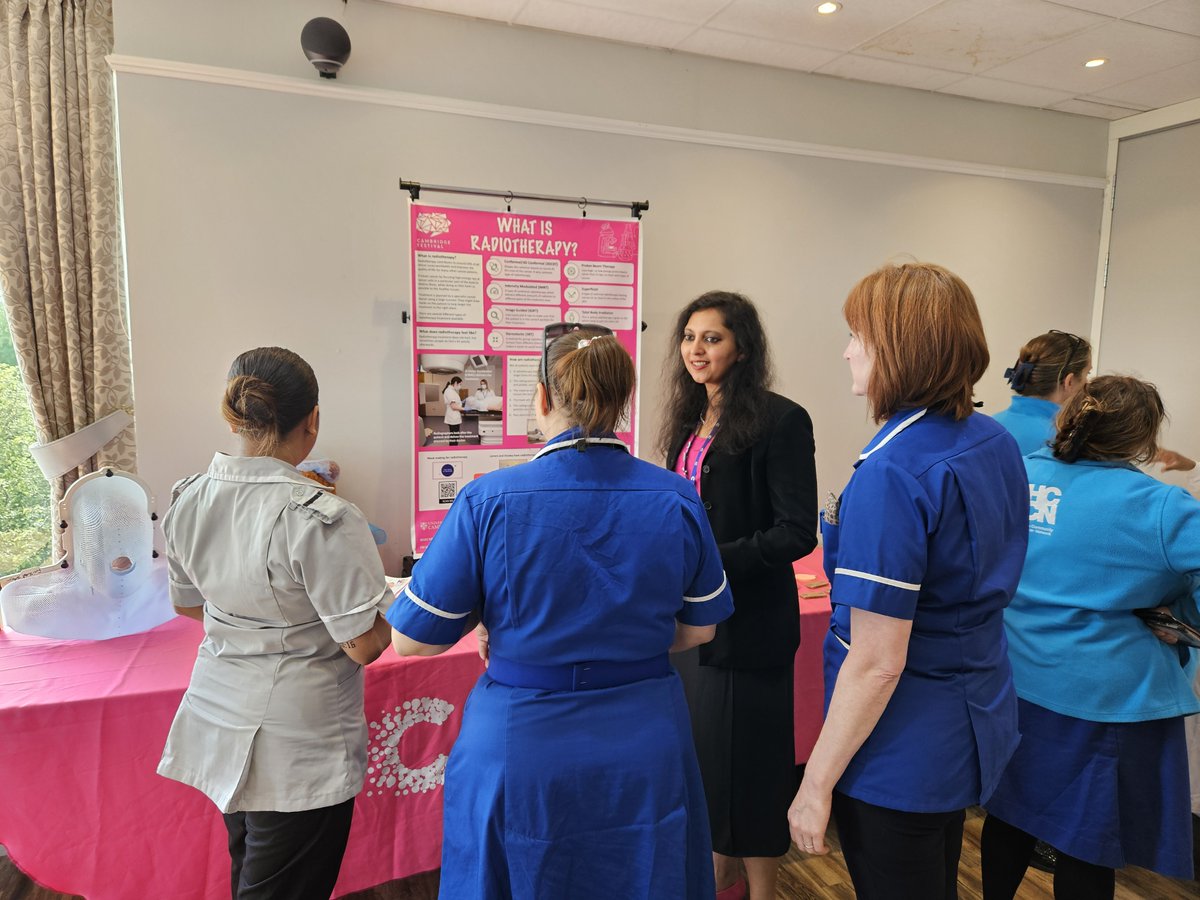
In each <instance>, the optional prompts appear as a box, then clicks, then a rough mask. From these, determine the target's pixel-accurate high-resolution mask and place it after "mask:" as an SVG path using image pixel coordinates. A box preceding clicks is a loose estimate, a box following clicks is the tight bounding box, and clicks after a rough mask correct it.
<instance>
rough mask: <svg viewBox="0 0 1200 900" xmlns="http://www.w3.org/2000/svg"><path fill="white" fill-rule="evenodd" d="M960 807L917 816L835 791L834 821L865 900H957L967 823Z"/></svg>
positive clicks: (855, 884) (851, 872) (859, 892)
mask: <svg viewBox="0 0 1200 900" xmlns="http://www.w3.org/2000/svg"><path fill="white" fill-rule="evenodd" d="M965 818H966V816H965V813H964V811H963V810H961V809H957V810H954V811H952V812H944V813H913V812H900V811H899V810H895V809H886V808H884V807H882V806H873V805H872V804H870V803H864V802H863V801H861V800H855V799H853V798H851V797H847V796H846V795H845V794H842V793H839V792H838V791H834V792H833V819H834V821H835V822H836V823H837V831H838V841H839V842H840V843H841V845H842V853H843V854H844V855H845V857H846V868H847V869H849V870H850V880H851V881H852V882H854V890H855V892H856V893H857V894H858V897H859V900H956V898H957V897H958V857H959V855H960V854H961V853H962V835H963V822H964V820H965Z"/></svg>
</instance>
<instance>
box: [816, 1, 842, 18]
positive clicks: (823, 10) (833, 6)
mask: <svg viewBox="0 0 1200 900" xmlns="http://www.w3.org/2000/svg"><path fill="white" fill-rule="evenodd" d="M841 8H842V4H840V3H822V4H821V5H820V6H818V7H817V12H819V13H820V14H821V15H823V16H832V15H833V14H834V13H835V12H837V11H838V10H839V9H841Z"/></svg>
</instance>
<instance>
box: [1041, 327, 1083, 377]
mask: <svg viewBox="0 0 1200 900" xmlns="http://www.w3.org/2000/svg"><path fill="white" fill-rule="evenodd" d="M1049 334H1061V335H1062V336H1063V337H1065V338H1067V339H1068V340H1069V341H1070V342H1071V349H1070V351H1069V352H1068V353H1067V361H1066V362H1065V363H1063V365H1062V368H1061V369H1059V370H1058V380H1059V381H1062V380H1063V376H1064V375H1066V374H1067V373H1068V372H1070V371H1071V363H1073V362H1075V354H1076V352H1078V350H1079V348H1081V347H1087V341H1085V340H1084V339H1083V338H1081V337H1080V336H1079V335H1077V334H1072V333H1071V332H1069V331H1059V330H1058V329H1057V328H1051V329H1050V331H1049ZM1085 352H1086V351H1085Z"/></svg>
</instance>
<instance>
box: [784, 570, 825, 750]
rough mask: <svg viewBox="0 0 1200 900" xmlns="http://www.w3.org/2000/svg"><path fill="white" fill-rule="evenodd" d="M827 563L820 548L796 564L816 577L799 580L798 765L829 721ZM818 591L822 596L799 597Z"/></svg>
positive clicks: (796, 669) (797, 583) (796, 729)
mask: <svg viewBox="0 0 1200 900" xmlns="http://www.w3.org/2000/svg"><path fill="white" fill-rule="evenodd" d="M823 566H824V554H823V553H822V552H821V548H820V547H818V548H817V549H816V550H814V551H813V552H812V553H810V554H809V555H808V556H806V557H804V559H800V560H797V561H796V562H794V563H793V564H792V568H793V569H795V571H796V574H797V575H800V576H809V575H811V576H813V577H812V578H811V579H808V578H801V579H797V581H796V589H797V591H796V592H797V600H798V602H799V603H800V649H799V650H797V651H796V666H795V679H796V680H795V697H794V699H793V704H794V706H793V712H794V715H795V719H794V723H793V724H794V729H795V735H796V764H797V765H800V764H801V763H805V762H808V757H809V754H811V753H812V748H813V745H814V744H815V743H816V742H817V735H819V734H820V733H821V725H822V723H823V722H824V721H825V669H824V661H823V654H822V651H821V648H822V646H823V645H824V643H825V633H826V632H827V631H829V614H830V606H829V583H828V582H827V581H826V579H825V570H824V568H823ZM809 585H813V587H809ZM818 585H820V586H819V587H818ZM818 593H819V594H821V596H817V597H803V596H799V595H801V594H818Z"/></svg>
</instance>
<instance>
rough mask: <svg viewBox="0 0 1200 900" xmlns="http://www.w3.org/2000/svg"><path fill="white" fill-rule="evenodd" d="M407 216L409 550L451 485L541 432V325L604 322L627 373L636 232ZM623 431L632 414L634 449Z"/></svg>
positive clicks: (484, 215) (478, 216)
mask: <svg viewBox="0 0 1200 900" xmlns="http://www.w3.org/2000/svg"><path fill="white" fill-rule="evenodd" d="M410 215H411V223H410V224H411V252H412V260H411V262H412V307H413V308H412V315H413V360H414V362H415V364H416V378H415V379H414V391H415V397H414V405H413V408H414V411H415V416H414V419H415V421H414V426H415V427H414V429H413V444H414V447H413V461H414V472H413V520H412V521H413V553H414V555H417V556H419V555H421V554H422V553H423V552H425V548H426V547H427V546H428V545H429V541H430V540H431V539H432V538H433V535H434V534H435V533H436V532H437V529H438V526H439V525H440V524H441V522H442V519H443V518H444V517H445V515H446V510H447V509H449V507H450V504H451V503H453V502H454V498H455V497H457V496H458V492H459V491H460V490H461V489H462V487H463V485H465V484H466V483H467V482H469V481H471V480H473V479H475V478H479V477H481V476H483V475H486V474H487V473H488V472H492V471H494V470H496V469H502V468H505V467H507V466H515V465H519V464H520V463H523V462H525V461H527V460H528V459H529V458H530V457H532V456H533V454H534V453H536V452H537V450H538V448H539V447H541V446H542V444H543V443H544V441H545V439H546V437H548V436H549V437H553V435H543V434H542V433H541V432H540V431H539V430H538V427H537V421H536V420H535V418H534V415H533V396H534V389H535V387H536V385H537V380H538V360H539V358H540V356H541V352H542V335H543V328H544V327H545V326H546V325H550V324H553V323H556V322H578V323H581V324H596V325H604V326H607V327H608V328H610V329H612V331H613V333H614V334H615V335H616V336H617V338H618V340H620V341H621V343H622V344H623V345H624V346H625V348H626V349H627V350H628V351H629V352H630V354H631V355H632V356H633V360H634V364H635V365H636V366H638V367H639V370H640V359H639V349H640V338H641V304H642V298H641V228H640V222H638V221H637V220H634V219H626V220H623V221H614V220H606V219H594V218H583V217H571V218H567V217H557V216H538V215H523V214H519V213H498V212H486V211H483V210H475V209H456V208H453V207H444V206H429V205H426V204H423V203H413V204H411V209H410ZM634 406H635V407H636V403H635V404H634ZM636 434H637V410H636V408H631V409H630V411H629V416H628V421H627V425H626V426H625V427H623V429H622V430H621V431H620V432H618V434H617V436H618V437H619V438H621V439H622V440H624V441H625V442H626V443H628V444H629V445H630V447H631V449H633V450H634V452H636V451H637V443H636Z"/></svg>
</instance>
